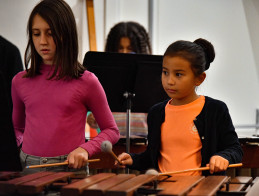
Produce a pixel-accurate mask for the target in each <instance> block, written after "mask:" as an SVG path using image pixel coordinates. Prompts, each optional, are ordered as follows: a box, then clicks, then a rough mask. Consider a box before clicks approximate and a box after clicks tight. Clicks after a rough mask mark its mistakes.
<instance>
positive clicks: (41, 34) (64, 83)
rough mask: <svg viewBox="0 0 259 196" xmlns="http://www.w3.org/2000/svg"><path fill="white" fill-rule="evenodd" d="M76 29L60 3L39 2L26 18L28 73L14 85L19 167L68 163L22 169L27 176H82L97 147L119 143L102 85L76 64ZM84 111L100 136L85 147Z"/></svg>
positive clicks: (59, 0) (54, 0)
mask: <svg viewBox="0 0 259 196" xmlns="http://www.w3.org/2000/svg"><path fill="white" fill-rule="evenodd" d="M76 29H77V28H76V22H75V18H74V15H73V12H72V10H71V8H70V7H69V5H68V4H67V3H66V2H65V1H63V0H43V1H40V3H38V4H37V5H36V6H35V7H34V9H33V10H32V12H31V14H30V17H29V20H28V26H27V32H28V44H27V48H26V51H25V67H26V71H23V72H20V73H18V74H17V75H16V76H15V77H14V78H13V80H12V99H13V124H14V129H15V133H16V139H17V144H18V145H22V147H21V153H20V157H21V162H22V163H23V164H24V166H25V165H26V166H28V165H40V164H47V163H53V162H64V161H68V167H67V166H61V167H52V168H49V167H47V168H37V169H34V170H33V169H25V171H24V172H25V173H26V172H27V173H32V172H38V171H45V170H53V171H64V170H65V171H67V169H68V170H69V168H71V169H75V170H72V171H75V172H82V173H85V174H86V172H85V166H86V164H87V161H88V159H89V158H90V157H91V156H92V155H94V154H96V153H98V152H100V151H101V143H102V142H103V141H106V140H108V141H110V142H111V143H112V144H115V143H116V142H117V141H118V139H119V136H120V134H119V130H118V128H117V126H116V123H115V121H114V118H113V116H112V113H111V111H110V108H109V105H108V103H107V99H106V95H105V92H104V90H103V88H102V86H101V84H100V83H99V81H98V79H97V77H96V76H95V75H94V74H93V73H91V72H89V71H87V70H85V68H84V67H83V66H82V65H81V64H80V63H79V62H78V37H77V31H76ZM88 110H91V111H92V112H93V114H94V115H95V117H96V121H97V122H98V125H99V127H100V129H101V133H100V134H99V135H98V136H97V137H95V138H94V139H93V140H91V141H88V142H85V123H86V113H87V111H88ZM81 168H82V169H81ZM80 169H81V170H80ZM69 171H70V170H69Z"/></svg>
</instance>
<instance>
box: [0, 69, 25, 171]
mask: <svg viewBox="0 0 259 196" xmlns="http://www.w3.org/2000/svg"><path fill="white" fill-rule="evenodd" d="M4 77H5V76H4V75H3V73H2V72H0V108H1V109H0V171H21V170H22V166H21V162H20V158H19V151H18V147H17V144H16V139H15V134H14V129H13V124H12V115H11V113H12V106H11V103H9V101H8V100H9V99H8V93H7V88H6V80H5V78H4Z"/></svg>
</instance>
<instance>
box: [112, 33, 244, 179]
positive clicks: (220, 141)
mask: <svg viewBox="0 0 259 196" xmlns="http://www.w3.org/2000/svg"><path fill="white" fill-rule="evenodd" d="M214 58H215V51H214V47H213V45H212V44H211V43H210V42H208V41H207V40H205V39H201V38H200V39H197V40H195V41H194V42H190V41H183V40H179V41H176V42H174V43H172V44H171V45H169V47H168V48H167V50H166V51H165V53H164V56H163V65H162V85H163V88H164V90H165V92H166V93H167V94H168V96H169V97H170V98H171V99H170V100H166V101H164V102H161V103H158V104H156V105H155V106H153V107H152V108H151V109H150V111H149V113H148V146H147V149H146V151H144V152H143V153H140V154H134V153H132V154H127V153H122V154H120V155H119V156H118V159H119V160H120V161H121V162H122V167H129V168H130V169H137V170H147V169H150V168H154V169H157V170H159V171H161V172H162V173H164V172H173V171H178V170H185V169H191V168H199V167H201V166H209V168H210V174H223V173H224V171H225V170H226V169H227V167H228V165H229V164H233V163H239V162H241V160H242V156H243V151H242V148H241V146H240V144H239V141H238V137H237V134H236V132H235V128H234V126H233V123H232V120H231V117H230V114H229V111H228V108H227V105H226V104H225V103H224V102H222V101H220V100H216V99H213V98H211V97H208V96H204V95H198V94H197V93H196V88H197V87H198V86H200V85H201V84H202V83H203V81H204V80H205V78H206V73H205V71H206V70H207V69H209V67H210V63H211V62H213V60H214ZM115 164H117V165H118V162H115ZM207 172H208V171H205V172H204V173H203V175H209V173H207ZM175 175H202V172H201V171H192V172H187V173H181V174H175Z"/></svg>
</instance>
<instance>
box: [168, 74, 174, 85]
mask: <svg viewBox="0 0 259 196" xmlns="http://www.w3.org/2000/svg"><path fill="white" fill-rule="evenodd" d="M167 82H168V84H170V85H174V84H175V80H174V77H172V76H169V77H168V81H167Z"/></svg>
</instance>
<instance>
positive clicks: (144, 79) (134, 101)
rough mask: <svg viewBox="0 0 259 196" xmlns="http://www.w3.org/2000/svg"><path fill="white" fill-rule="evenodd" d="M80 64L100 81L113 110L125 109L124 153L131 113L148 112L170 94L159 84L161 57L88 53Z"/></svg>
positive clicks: (127, 148)
mask: <svg viewBox="0 0 259 196" xmlns="http://www.w3.org/2000/svg"><path fill="white" fill-rule="evenodd" d="M83 65H84V66H85V67H86V68H87V70H89V71H91V72H93V73H94V74H95V75H96V76H97V77H98V79H99V81H100V83H101V84H102V86H103V88H104V91H105V93H106V96H107V100H108V103H109V106H110V108H111V111H112V112H125V111H126V112H127V127H126V128H127V134H126V152H127V153H129V151H130V149H129V146H130V123H129V122H130V113H131V112H141V113H147V112H148V110H149V108H150V107H151V106H152V105H154V104H156V103H158V102H160V101H163V100H165V99H168V98H169V97H168V96H167V94H166V93H165V91H164V90H163V87H162V84H161V73H162V56H159V55H144V54H123V53H108V52H87V53H86V54H85V57H84V62H83Z"/></svg>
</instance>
